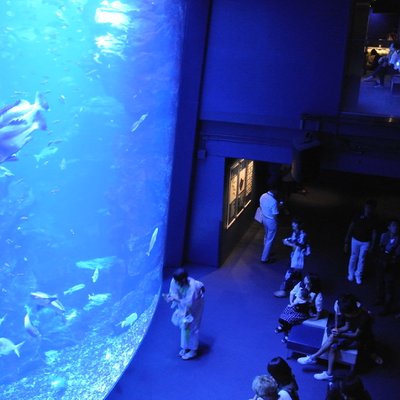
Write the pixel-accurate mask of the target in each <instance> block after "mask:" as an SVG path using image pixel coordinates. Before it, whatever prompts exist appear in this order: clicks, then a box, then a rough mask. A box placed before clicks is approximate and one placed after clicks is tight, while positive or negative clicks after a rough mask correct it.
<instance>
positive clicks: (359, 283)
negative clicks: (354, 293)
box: [356, 276, 362, 285]
mask: <svg viewBox="0 0 400 400" xmlns="http://www.w3.org/2000/svg"><path fill="white" fill-rule="evenodd" d="M356 283H357V285H361V284H362V279H361V278H359V277H358V276H356Z"/></svg>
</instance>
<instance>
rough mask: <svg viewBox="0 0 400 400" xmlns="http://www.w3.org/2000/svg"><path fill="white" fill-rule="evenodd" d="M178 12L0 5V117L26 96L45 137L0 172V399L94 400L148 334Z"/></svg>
mask: <svg viewBox="0 0 400 400" xmlns="http://www.w3.org/2000/svg"><path fill="white" fill-rule="evenodd" d="M183 13H184V10H183V9H182V6H181V4H180V0H157V1H150V0H130V1H128V0H125V1H121V2H119V1H114V2H113V1H101V0H69V1H64V0H7V1H3V2H2V6H1V7H0V40H1V48H0V66H1V74H2V76H1V79H0V103H1V105H2V106H5V105H12V104H13V103H15V102H16V101H17V100H20V99H24V100H27V101H29V102H30V103H34V101H35V95H36V93H37V92H39V93H41V94H43V95H44V96H45V98H46V100H47V102H48V103H49V106H50V109H49V110H48V111H41V114H42V116H43V117H44V119H45V120H46V123H47V130H36V131H34V132H33V133H32V140H31V141H29V142H28V143H27V144H26V145H24V146H23V147H22V148H21V149H20V151H18V153H17V154H16V155H17V157H18V160H17V161H5V162H3V163H2V164H0V218H1V219H0V371H1V374H0V398H1V399H2V400H6V399H17V398H29V399H37V400H40V399H46V400H48V399H53V398H54V399H58V398H60V399H61V398H62V399H91V400H95V399H102V398H104V397H105V396H106V395H107V393H108V392H109V390H110V389H111V387H112V385H113V384H114V383H115V381H116V380H117V379H118V377H119V376H120V375H121V374H122V372H123V371H124V369H125V368H126V366H127V364H128V363H129V361H130V360H131V358H132V357H133V355H134V353H135V351H136V350H137V347H138V346H139V344H140V341H141V340H142V338H143V336H144V334H145V333H146V330H147V328H148V325H149V323H150V321H151V318H152V315H153V312H154V309H155V306H156V303H157V301H158V295H159V290H160V284H161V267H162V262H163V250H164V236H165V223H166V213H167V203H168V198H169V183H170V170H171V162H172V160H171V154H172V145H173V132H174V127H175V109H176V99H177V90H178V79H179V60H180V42H181V36H182V34H181V25H182V19H183ZM2 129H4V127H2V126H1V124H0V143H1V140H3V139H2V135H1V133H2ZM3 138H4V137H3ZM36 292H40V293H38V294H36V295H35V293H36ZM32 293H33V294H34V295H32ZM35 296H36V298H34V297H35ZM62 308H63V309H62ZM20 343H23V344H22V345H21V346H19V347H18V348H16V347H14V346H16V345H18V344H20ZM18 352H19V356H18V355H17V353H18ZM133 362H134V361H133Z"/></svg>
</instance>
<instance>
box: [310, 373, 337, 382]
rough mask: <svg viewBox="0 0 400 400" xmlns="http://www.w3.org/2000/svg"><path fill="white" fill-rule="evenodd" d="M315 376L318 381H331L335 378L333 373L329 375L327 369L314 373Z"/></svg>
mask: <svg viewBox="0 0 400 400" xmlns="http://www.w3.org/2000/svg"><path fill="white" fill-rule="evenodd" d="M314 378H315V379H317V380H318V381H329V380H331V379H332V378H333V375H329V374H328V372H327V371H322V372H321V373H320V374H314Z"/></svg>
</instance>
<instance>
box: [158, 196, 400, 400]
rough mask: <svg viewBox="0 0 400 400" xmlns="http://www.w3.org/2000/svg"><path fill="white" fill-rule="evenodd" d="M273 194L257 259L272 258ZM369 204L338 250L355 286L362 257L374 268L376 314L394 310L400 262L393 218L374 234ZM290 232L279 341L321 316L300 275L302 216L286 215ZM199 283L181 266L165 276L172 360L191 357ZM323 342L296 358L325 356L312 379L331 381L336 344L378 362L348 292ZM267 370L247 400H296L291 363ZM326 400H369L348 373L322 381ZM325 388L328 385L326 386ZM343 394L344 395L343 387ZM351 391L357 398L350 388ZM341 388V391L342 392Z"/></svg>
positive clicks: (365, 316)
mask: <svg viewBox="0 0 400 400" xmlns="http://www.w3.org/2000/svg"><path fill="white" fill-rule="evenodd" d="M277 195H278V193H277V192H276V191H274V190H270V191H268V192H267V193H264V194H263V195H262V196H261V198H260V208H261V212H262V223H263V225H264V228H265V235H264V248H263V252H262V256H261V261H262V262H266V263H272V262H274V259H273V258H272V257H271V247H272V244H273V242H274V239H275V237H276V233H277V230H278V215H279V211H280V203H279V201H278V198H277ZM375 209H376V202H375V201H374V200H367V201H366V202H365V204H364V207H363V209H362V211H361V212H360V213H357V214H356V215H355V216H354V217H353V218H352V220H351V222H350V224H349V227H348V230H347V233H346V236H345V241H344V250H345V252H349V253H350V257H349V264H348V272H347V279H348V281H350V282H353V281H355V283H356V284H357V285H361V284H362V283H363V278H364V270H365V264H366V260H367V258H368V254H369V255H370V256H371V257H372V255H373V257H372V258H371V257H370V259H372V260H374V264H375V266H376V294H377V299H376V303H375V304H376V305H382V306H383V307H384V308H383V313H390V312H393V311H394V310H395V304H394V299H395V290H396V286H395V282H396V272H397V270H398V269H399V264H400V233H399V228H400V226H399V222H398V221H397V220H395V219H392V220H390V221H389V223H388V225H387V230H386V231H385V232H383V233H382V234H381V235H378V224H377V219H376V216H375ZM291 228H292V232H291V235H290V236H289V237H287V238H285V239H283V244H284V245H286V246H289V247H290V248H291V255H290V264H289V267H288V270H287V271H286V273H285V276H284V279H283V282H282V284H281V287H280V289H279V290H278V291H276V292H274V295H275V296H276V297H286V296H288V297H289V304H288V305H287V306H286V307H285V308H284V310H283V311H282V313H281V315H280V316H279V318H278V325H277V327H276V329H275V332H276V333H282V334H283V342H286V341H287V340H288V335H289V332H290V330H291V329H292V327H293V326H294V325H298V324H300V323H302V322H303V321H305V320H306V319H315V320H317V319H320V318H321V317H322V315H323V294H322V290H321V282H320V279H319V276H318V275H317V274H315V273H306V274H305V275H304V276H303V268H304V263H305V262H304V261H305V257H307V256H309V255H310V254H311V247H310V243H309V241H308V236H307V233H306V232H305V231H304V227H303V225H302V221H300V220H299V219H298V218H296V217H294V218H292V223H291ZM204 294H205V288H204V285H203V284H202V283H201V282H200V281H197V280H195V279H193V278H191V277H189V276H188V273H187V271H186V270H185V269H183V268H179V269H177V270H176V271H175V272H174V274H173V277H172V279H171V283H170V288H169V293H168V294H164V295H163V296H164V298H165V300H166V301H167V302H168V303H169V304H171V308H173V309H174V312H173V315H172V319H171V321H172V323H173V324H174V325H176V326H177V327H178V328H179V329H180V333H181V343H180V344H181V349H180V351H179V357H181V359H183V360H189V359H192V358H194V357H196V356H197V351H198V346H199V328H200V323H201V319H202V313H203V304H204ZM327 321H328V322H327V328H326V333H327V335H326V340H325V341H324V342H323V343H322V345H321V347H320V348H319V349H318V350H316V351H315V352H314V353H312V354H308V355H306V356H304V357H300V358H298V360H297V361H298V363H300V364H302V365H307V364H315V363H317V360H318V358H319V357H320V356H322V355H323V354H324V353H327V355H328V357H327V358H328V365H327V370H326V371H323V372H321V373H317V374H315V375H314V378H315V379H317V380H328V381H330V382H332V381H333V380H334V379H333V378H334V374H333V368H334V362H335V359H336V355H337V354H338V352H339V351H340V350H343V349H358V350H362V351H363V352H364V353H365V354H367V355H368V356H369V357H370V358H371V359H372V360H373V361H374V362H375V363H376V364H382V362H383V360H382V359H381V357H380V356H378V355H377V353H376V350H375V341H374V336H373V333H372V317H371V314H370V312H369V311H368V310H367V309H365V308H364V307H363V305H362V304H361V302H360V301H359V300H358V299H357V298H356V297H355V296H354V295H353V294H343V295H340V296H339V297H338V298H337V300H336V302H335V304H334V309H333V313H331V314H330V316H329V318H328V320H327ZM267 370H268V375H259V376H257V377H256V378H255V379H254V381H253V385H252V388H253V391H254V393H255V395H254V397H253V400H261V399H275V400H277V399H283V400H287V399H288V400H290V399H292V400H297V399H299V396H298V393H297V391H298V386H297V382H296V379H295V377H294V375H293V373H292V371H291V368H290V367H289V365H288V364H287V362H286V361H285V360H283V359H282V358H281V357H276V358H274V359H272V360H271V361H270V363H269V364H268V367H267ZM329 388H330V389H329V390H328V395H327V399H360V400H361V399H363V400H368V399H370V397H369V395H368V393H367V392H366V391H365V389H364V388H363V385H362V382H361V380H360V379H359V378H358V377H354V376H353V375H349V376H348V377H346V378H345V379H344V380H343V381H341V383H340V385H339V384H337V382H336V384H335V385H332V383H331V384H330V385H329ZM331 389H332V390H331ZM346 391H347V392H346ZM352 391H353V392H357V393H358V395H357V396H355V395H352V394H351V393H352ZM346 393H347V394H346Z"/></svg>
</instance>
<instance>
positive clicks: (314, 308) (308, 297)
mask: <svg viewBox="0 0 400 400" xmlns="http://www.w3.org/2000/svg"><path fill="white" fill-rule="evenodd" d="M322 303H323V298H322V294H321V289H320V283H319V278H318V276H317V275H315V274H308V275H306V276H305V277H304V279H303V280H302V281H301V282H299V283H298V284H297V285H296V286H295V287H294V288H293V289H292V290H291V292H290V295H289V304H288V305H287V306H286V307H285V309H284V310H283V311H282V314H281V315H280V317H279V319H278V322H279V325H278V326H277V328H276V329H275V333H283V334H284V339H283V342H286V341H287V339H288V334H289V332H290V330H291V329H292V327H293V326H294V325H298V324H301V323H302V322H303V321H305V320H306V319H310V318H312V319H319V318H320V317H321V313H322V307H323V305H322Z"/></svg>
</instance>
